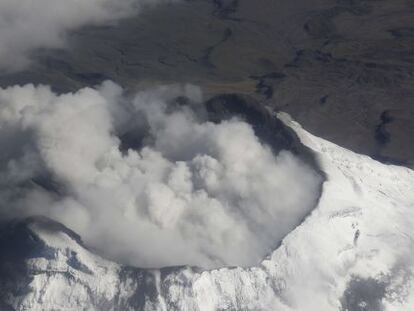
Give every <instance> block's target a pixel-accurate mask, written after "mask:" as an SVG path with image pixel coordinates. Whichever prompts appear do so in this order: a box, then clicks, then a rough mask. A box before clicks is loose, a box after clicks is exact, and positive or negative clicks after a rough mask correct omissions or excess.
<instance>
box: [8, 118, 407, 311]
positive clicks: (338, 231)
mask: <svg viewBox="0 0 414 311" xmlns="http://www.w3.org/2000/svg"><path fill="white" fill-rule="evenodd" d="M275 117H278V118H279V119H280V120H282V121H283V122H284V123H285V124H286V125H287V126H289V127H290V128H291V129H293V130H294V131H295V132H296V134H297V136H298V137H299V139H300V141H301V142H302V144H304V145H305V146H307V147H308V148H309V149H310V150H312V152H313V153H314V155H315V157H316V159H317V161H318V163H319V166H320V168H321V170H322V171H323V172H324V173H325V174H326V181H325V182H324V184H323V188H322V193H321V197H320V199H319V202H318V204H317V207H316V208H315V209H314V210H313V211H312V213H311V214H310V215H309V216H308V217H307V218H306V219H305V220H304V221H303V222H302V223H301V224H300V225H299V226H298V227H296V229H294V230H293V231H292V232H290V233H289V234H288V235H287V236H286V237H285V238H284V239H283V241H282V243H281V245H280V246H279V247H278V248H277V249H276V250H274V251H273V252H272V253H271V254H270V255H269V256H268V257H266V258H265V259H264V260H263V261H262V262H261V263H260V264H259V265H257V266H254V267H250V268H240V267H231V268H229V267H226V268H220V269H213V270H206V269H201V268H196V267H188V266H183V267H167V268H162V269H140V268H135V267H129V266H125V265H121V264H117V263H115V262H112V261H109V260H106V259H104V258H101V257H100V256H98V255H96V254H95V252H94V251H93V249H89V248H87V247H85V246H84V245H83V243H82V241H81V239H80V237H78V236H77V235H76V234H75V233H73V232H72V231H70V230H69V229H67V228H66V227H64V226H63V225H60V224H58V223H55V222H53V221H51V220H48V219H45V218H29V219H27V220H25V221H20V222H16V223H12V224H8V225H7V226H6V229H4V230H5V233H4V234H2V235H1V237H0V244H1V246H2V249H8V248H7V246H10V247H9V251H6V252H3V253H2V254H0V310H5V311H8V310H122V311H123V310H183V311H185V310H200V311H208V310H283V311H288V310H289V311H290V310H306V311H313V310H315V311H316V310H318V311H320V310H322V311H325V310H326V311H329V310H344V311H345V310H349V311H355V310H414V290H413V287H412V286H413V277H412V276H413V272H414V260H413V258H412V250H413V249H414V171H412V170H410V169H408V168H405V167H400V166H394V165H386V164H382V163H380V162H378V161H375V160H373V159H371V158H370V157H368V156H364V155H359V154H356V153H354V152H351V151H349V150H347V149H344V148H342V147H340V146H337V145H335V144H333V143H330V142H328V141H326V140H324V139H321V138H319V137H316V136H314V135H312V134H310V133H309V132H307V131H306V130H304V129H303V128H302V127H301V126H300V125H299V124H298V123H296V122H295V121H293V120H291V118H290V117H289V116H288V115H287V114H284V113H279V114H277V115H276V114H275ZM294 191H295V189H292V192H293V193H294ZM16 244H18V245H19V249H13V250H11V246H12V245H16Z"/></svg>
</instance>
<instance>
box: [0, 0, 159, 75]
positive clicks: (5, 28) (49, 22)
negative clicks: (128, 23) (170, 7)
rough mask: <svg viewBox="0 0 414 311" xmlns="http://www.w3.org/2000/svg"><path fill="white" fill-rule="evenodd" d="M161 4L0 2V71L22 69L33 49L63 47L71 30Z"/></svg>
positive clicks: (127, 0) (145, 0)
mask: <svg viewBox="0 0 414 311" xmlns="http://www.w3.org/2000/svg"><path fill="white" fill-rule="evenodd" d="M162 1H164V0H36V1H35V0H18V1H16V0H0V70H2V71H17V70H20V69H23V68H24V67H25V66H27V65H29V64H30V54H31V53H32V52H33V51H34V50H35V49H39V48H63V47H65V38H66V35H67V33H68V32H69V31H71V30H74V29H77V28H79V27H82V26H86V25H102V24H108V23H109V24H110V23H114V22H115V21H116V20H118V19H120V18H124V17H127V16H130V15H132V14H135V13H137V12H138V11H139V9H140V8H141V7H142V6H146V5H152V4H154V3H159V2H162ZM165 1H167V0H165Z"/></svg>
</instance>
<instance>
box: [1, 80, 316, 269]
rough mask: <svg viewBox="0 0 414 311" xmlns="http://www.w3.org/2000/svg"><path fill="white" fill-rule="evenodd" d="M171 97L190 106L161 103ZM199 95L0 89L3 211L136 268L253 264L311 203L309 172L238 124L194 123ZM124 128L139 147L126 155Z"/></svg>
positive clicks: (190, 91)
mask: <svg viewBox="0 0 414 311" xmlns="http://www.w3.org/2000/svg"><path fill="white" fill-rule="evenodd" d="M177 95H184V96H186V97H189V98H190V99H191V104H190V105H175V106H174V105H171V104H167V103H168V102H171V98H174V97H175V96H177ZM200 101H201V94H200V91H199V90H198V89H197V88H195V87H192V86H185V87H164V88H159V89H156V90H153V91H147V92H141V93H138V94H137V95H136V96H135V97H134V98H133V99H131V98H127V97H125V96H124V95H123V92H122V89H121V88H120V87H118V86H116V85H115V84H113V83H111V82H106V83H104V84H103V85H102V86H101V87H99V88H98V89H96V90H95V89H90V88H85V89H81V90H80V91H78V92H76V93H73V94H72V93H70V94H65V95H56V94H54V93H53V92H51V90H50V89H49V88H48V87H45V86H39V87H34V86H33V85H26V86H24V87H10V88H7V89H0V127H1V128H0V148H1V150H3V152H2V154H1V158H0V176H1V177H0V178H1V179H0V196H1V197H0V202H1V207H0V211H1V214H2V217H15V216H19V217H22V216H28V215H39V214H40V215H45V216H48V217H51V218H53V219H56V220H58V221H61V222H62V223H64V224H65V225H67V226H68V227H70V228H71V229H74V230H75V231H76V232H78V233H79V234H80V235H81V236H82V238H83V239H84V240H85V241H86V243H87V244H88V245H90V246H92V247H95V248H96V249H98V250H100V251H101V252H102V253H103V254H105V255H106V256H109V257H111V258H115V259H117V260H119V261H121V262H124V263H128V264H133V265H136V266H140V267H161V266H171V265H181V264H190V265H197V266H203V267H216V266H221V265H242V266H246V265H252V264H256V263H257V262H259V261H260V260H261V259H262V258H263V257H264V256H265V255H266V254H267V253H269V252H270V251H271V250H272V249H273V248H274V247H275V246H276V245H277V244H278V242H280V240H281V238H283V236H284V235H286V234H287V233H288V232H289V231H290V230H292V229H293V228H294V227H295V226H296V225H297V224H298V222H300V220H301V219H303V217H304V216H305V215H306V214H308V213H309V212H310V210H311V209H312V208H313V206H314V205H315V201H316V200H317V197H318V188H319V185H320V177H319V176H318V174H316V173H315V172H314V171H313V170H312V169H311V168H310V167H308V166H307V165H305V164H304V163H302V162H301V161H300V160H299V159H298V158H296V157H295V156H293V155H292V154H291V153H290V152H288V151H283V152H280V154H278V155H276V156H275V155H274V154H273V153H272V152H271V150H270V149H269V148H268V147H267V146H266V145H263V144H262V143H261V142H260V141H259V140H258V138H257V137H256V136H255V134H254V132H253V130H252V128H251V126H250V125H248V124H247V123H245V122H243V121H240V120H236V119H232V120H229V121H223V122H221V123H218V124H215V123H211V122H208V121H206V120H202V119H201V118H200V116H199V114H196V113H194V111H196V110H197V109H200V107H201V104H197V102H200ZM197 105H198V106H197ZM172 107H174V108H172ZM125 133H129V134H131V133H132V135H133V136H134V137H138V138H142V139H140V144H141V146H140V147H137V148H135V149H128V150H125V148H124V147H125V146H124V147H122V144H123V142H122V141H123V139H124V137H125V135H124V134H125Z"/></svg>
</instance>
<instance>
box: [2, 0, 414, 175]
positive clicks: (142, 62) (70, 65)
mask: <svg viewBox="0 0 414 311" xmlns="http://www.w3.org/2000/svg"><path fill="white" fill-rule="evenodd" d="M33 59H34V63H33V65H32V66H31V67H30V68H28V69H27V70H25V71H23V72H19V73H13V74H3V75H0V85H1V86H3V87H4V86H7V85H12V84H17V83H18V84H24V83H28V82H34V83H47V84H51V85H52V86H53V88H54V89H55V90H56V91H58V92H63V91H70V90H75V89H77V88H79V87H82V86H85V85H95V84H98V83H100V82H101V81H103V80H106V79H111V80H114V81H115V82H117V83H119V84H121V85H122V86H124V87H125V88H127V89H129V90H135V89H138V88H142V87H148V86H152V85H154V84H159V83H162V84H165V83H193V84H197V85H200V86H201V87H202V88H203V89H204V91H205V94H206V97H208V98H210V97H214V96H217V95H220V94H223V93H226V94H241V95H242V97H243V98H248V99H249V101H251V102H253V103H255V104H262V105H267V106H270V107H272V108H274V109H276V110H281V111H285V112H288V113H289V114H291V115H292V117H293V118H294V119H296V120H297V121H298V122H300V123H301V124H302V125H303V126H304V127H305V128H306V129H307V130H309V131H310V132H312V133H313V134H315V135H318V136H321V137H323V138H326V139H328V140H330V141H333V142H335V143H337V144H339V145H341V146H344V147H346V148H349V149H352V150H354V151H357V152H360V153H364V154H368V155H370V156H372V157H374V158H376V159H379V160H381V161H384V162H388V163H397V164H403V165H406V166H409V167H411V168H414V139H413V137H414V122H413V120H414V1H412V0H312V1H311V0H227V1H226V0H187V1H185V0H182V1H180V2H178V3H177V2H176V3H173V4H162V5H159V6H157V7H155V8H149V9H146V10H143V11H142V12H141V13H140V15H139V16H137V17H132V18H128V19H125V20H123V21H121V22H119V23H118V24H117V25H112V26H106V27H88V28H84V29H81V30H78V31H76V32H74V33H72V34H71V35H70V37H69V44H68V48H67V49H65V50H39V51H36V52H35V53H34V54H33ZM229 98H232V97H229Z"/></svg>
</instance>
